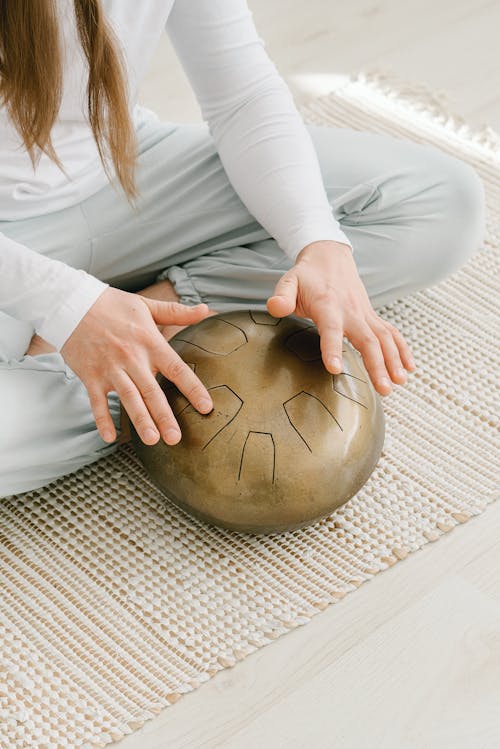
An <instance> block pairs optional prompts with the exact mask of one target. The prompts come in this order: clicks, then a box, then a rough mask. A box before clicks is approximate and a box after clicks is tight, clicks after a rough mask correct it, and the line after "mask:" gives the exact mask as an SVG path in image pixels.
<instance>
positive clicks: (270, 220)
mask: <svg viewBox="0 0 500 749" xmlns="http://www.w3.org/2000/svg"><path fill="white" fill-rule="evenodd" d="M57 1H58V6H59V18H60V23H61V33H62V40H63V45H64V46H63V49H64V55H65V58H64V88H63V98H62V103H61V109H60V112H59V115H58V119H57V121H56V123H55V125H54V128H53V131H52V139H53V144H54V147H55V150H56V152H57V153H58V155H59V157H60V159H61V161H62V163H63V165H64V168H65V170H66V172H67V174H68V175H69V177H70V179H69V180H68V179H67V177H66V176H65V175H64V174H63V173H62V172H61V170H60V169H59V168H58V167H57V166H56V165H55V164H54V163H53V162H52V161H51V160H50V159H49V158H48V157H47V156H46V155H45V154H44V155H42V156H41V158H40V161H39V162H38V164H37V167H36V169H35V170H33V168H32V166H31V162H30V159H29V156H28V154H27V152H26V150H25V149H24V147H23V146H22V142H21V140H20V138H19V135H18V134H17V132H16V131H15V129H14V127H13V125H12V123H11V122H10V121H9V119H8V117H7V113H6V111H5V108H3V109H2V108H0V220H7V221H17V220H22V219H23V218H27V217H32V216H37V215H41V214H48V213H51V212H53V211H57V210H60V209H61V208H64V207H68V206H71V205H75V204H76V203H78V202H80V201H82V200H84V199H85V198H86V197H88V196H89V195H91V194H93V193H95V192H96V191H97V190H99V189H100V188H101V187H103V186H104V185H105V184H106V182H107V177H106V175H105V173H104V170H103V168H102V164H101V162H100V160H99V156H98V152H97V148H96V145H95V142H94V140H93V136H92V131H91V129H90V127H89V124H88V120H87V114H86V105H85V86H86V80H87V76H86V66H85V63H84V57H83V52H82V51H81V49H80V45H79V43H78V40H77V36H76V27H75V23H74V17H73V2H72V0H57ZM101 2H102V5H103V8H104V11H105V13H106V16H107V17H108V18H109V20H110V22H111V24H112V26H113V28H114V30H115V32H116V34H117V36H118V39H119V41H120V44H121V45H122V47H123V51H124V53H125V59H126V65H127V75H128V83H129V90H130V102H131V104H130V106H131V111H132V116H133V118H134V121H135V122H138V121H139V120H140V119H141V118H144V117H147V116H148V110H146V109H145V108H144V107H141V106H139V105H138V103H137V90H138V87H139V84H140V82H141V79H142V77H143V75H144V73H145V71H146V69H147V67H148V65H149V62H150V58H151V56H152V55H153V53H154V51H155V48H156V46H157V44H158V42H159V40H160V36H161V33H162V31H163V29H164V28H166V31H167V34H168V36H169V38H170V40H171V42H172V44H173V46H174V49H175V51H176V53H177V55H178V57H179V59H180V62H181V64H182V66H183V68H184V70H185V72H186V74H187V76H188V79H189V81H190V83H191V85H192V87H193V90H194V93H195V95H196V98H197V100H198V103H199V106H200V109H201V114H202V117H203V119H204V120H205V121H206V122H207V124H208V127H209V130H210V133H211V135H212V136H213V138H214V141H215V144H216V148H217V151H218V153H219V156H220V159H221V161H222V164H223V166H224V168H225V170H226V173H227V175H228V178H229V180H230V181H231V183H232V185H233V187H234V189H235V191H236V192H237V193H238V195H239V197H240V199H241V200H242V201H243V203H244V204H245V205H246V207H247V208H248V210H249V212H250V213H251V214H252V215H253V216H254V217H255V218H256V219H257V221H258V222H259V223H260V224H261V225H262V226H263V227H264V228H265V229H266V231H268V232H269V234H270V235H271V236H272V237H274V238H275V239H276V241H277V242H278V244H279V246H280V247H281V248H282V250H283V251H284V252H285V253H286V254H287V255H288V256H289V257H290V258H291V259H292V260H295V258H296V256H297V254H298V253H299V252H300V250H301V249H302V248H303V247H305V246H306V245H307V244H309V243H311V242H314V241H317V240H322V239H323V240H324V239H330V240H336V241H338V242H343V243H345V244H348V245H349V246H351V248H352V245H351V243H350V241H349V239H348V238H347V236H346V235H345V234H344V232H343V231H342V230H341V228H340V225H339V223H338V222H337V221H336V219H335V218H334V217H333V215H332V209H331V207H330V205H329V203H328V199H327V195H326V192H325V189H324V186H323V182H322V177H321V173H320V168H319V163H318V159H317V155H316V151H315V149H314V146H313V143H312V140H311V137H310V135H309V133H308V131H307V129H306V126H305V124H304V121H303V120H302V118H301V116H300V114H299V112H298V110H297V108H296V106H295V104H294V100H293V98H292V95H291V93H290V90H289V89H288V87H287V85H286V84H285V82H284V80H283V79H282V77H281V76H280V74H279V73H278V71H277V69H276V67H275V65H274V63H273V62H272V61H271V60H270V58H269V56H268V54H267V52H266V49H265V44H264V41H263V40H262V38H261V37H260V36H259V35H258V33H257V30H256V28H255V25H254V21H253V16H252V13H251V11H250V10H249V8H248V6H247V3H246V0H144V2H140V3H139V2H136V1H135V0H101ZM107 287H108V284H107V283H105V282H103V281H102V280H100V279H98V278H95V277H93V276H91V275H90V274H88V273H87V272H86V271H84V270H82V269H75V268H73V267H71V266H69V265H67V264H65V263H63V262H61V261H58V260H54V259H51V258H48V257H45V256H43V255H42V254H40V253H38V252H36V251H33V250H31V249H30V248H29V247H26V246H24V245H22V244H20V243H18V242H15V241H12V240H11V239H9V238H8V237H6V236H5V235H2V234H0V309H1V310H3V311H4V312H5V313H7V314H8V315H10V316H11V317H14V318H17V319H18V320H24V321H28V322H30V323H31V324H32V325H33V327H34V329H35V330H36V332H37V333H38V334H39V335H41V336H42V337H43V338H45V339H46V340H47V341H49V342H50V343H51V344H52V345H54V346H55V347H56V349H57V350H60V349H61V347H62V346H63V344H64V343H65V341H66V340H67V338H68V337H69V336H70V335H71V333H72V332H73V330H74V329H75V327H76V326H77V325H78V323H79V322H80V320H81V319H82V317H83V316H84V315H85V314H86V312H87V311H88V310H89V308H90V307H91V306H92V304H94V302H95V301H96V300H97V298H98V297H99V296H100V295H101V294H102V292H103V291H104V290H105V289H106V288H107Z"/></svg>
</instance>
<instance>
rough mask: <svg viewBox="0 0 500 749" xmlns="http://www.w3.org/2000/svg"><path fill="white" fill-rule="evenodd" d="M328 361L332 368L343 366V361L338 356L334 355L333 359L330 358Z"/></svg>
mask: <svg viewBox="0 0 500 749" xmlns="http://www.w3.org/2000/svg"><path fill="white" fill-rule="evenodd" d="M328 363H329V365H330V367H332V369H340V368H341V367H342V362H341V361H340V359H339V358H338V356H334V357H333V358H332V359H329V360H328Z"/></svg>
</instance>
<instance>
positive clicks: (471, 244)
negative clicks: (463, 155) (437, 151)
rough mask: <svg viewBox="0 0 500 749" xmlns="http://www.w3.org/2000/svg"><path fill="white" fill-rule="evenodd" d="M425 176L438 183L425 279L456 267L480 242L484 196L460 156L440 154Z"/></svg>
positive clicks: (473, 172)
mask: <svg viewBox="0 0 500 749" xmlns="http://www.w3.org/2000/svg"><path fill="white" fill-rule="evenodd" d="M429 178H430V179H432V180H433V182H434V184H436V185H439V192H438V193H436V198H435V201H436V202H435V212H433V220H432V222H431V223H430V224H429V225H428V232H429V236H428V248H427V253H426V260H427V261H428V262H427V263H426V266H427V272H430V273H431V274H432V279H429V280H432V281H434V282H436V281H439V280H440V279H443V278H445V277H447V276H449V275H450V274H452V273H454V272H455V271H457V270H458V269H459V268H460V267H461V266H462V265H464V264H465V263H467V262H468V261H469V260H470V259H471V258H472V257H473V256H474V255H475V254H476V252H477V251H478V250H479V249H480V248H481V247H482V246H483V243H484V239H485V227H486V200H485V191H484V186H483V182H482V180H481V178H480V177H479V175H478V173H477V172H476V170H475V169H474V168H473V167H472V166H470V164H467V163H466V162H464V161H461V160H460V159H456V158H454V157H451V156H448V155H447V154H442V155H440V158H439V159H438V160H437V164H436V165H434V167H433V170H432V171H431V173H430V174H429Z"/></svg>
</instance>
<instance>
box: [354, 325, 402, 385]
mask: <svg viewBox="0 0 500 749" xmlns="http://www.w3.org/2000/svg"><path fill="white" fill-rule="evenodd" d="M347 335H348V337H349V340H350V341H351V342H352V343H353V344H354V346H355V347H356V348H357V349H358V351H359V352H360V354H361V356H362V358H363V362H364V365H365V367H366V369H367V371H368V374H369V375H370V378H371V380H372V382H373V385H374V387H375V389H376V390H377V392H379V393H380V394H381V395H388V394H389V393H390V392H391V390H392V387H391V381H390V379H389V373H388V372H387V369H386V366H385V361H384V356H383V353H382V349H381V347H380V343H379V340H378V338H377V336H376V335H375V333H374V332H373V330H372V329H371V328H370V326H369V325H368V324H367V323H365V322H361V323H358V324H355V326H354V328H353V329H352V331H351V330H348V331H347Z"/></svg>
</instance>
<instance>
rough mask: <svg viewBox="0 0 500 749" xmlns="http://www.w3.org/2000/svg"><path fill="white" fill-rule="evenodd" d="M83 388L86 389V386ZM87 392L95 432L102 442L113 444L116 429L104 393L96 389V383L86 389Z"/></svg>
mask: <svg viewBox="0 0 500 749" xmlns="http://www.w3.org/2000/svg"><path fill="white" fill-rule="evenodd" d="M85 386H86V387H87V385H86V384H85ZM87 392H88V395H89V400H90V406H91V408H92V413H93V415H94V419H95V423H96V426H97V431H98V432H99V434H100V435H101V437H102V439H103V440H104V442H114V441H115V439H116V429H115V424H114V421H113V419H112V418H111V414H110V411H109V403H108V398H107V395H106V393H104V392H103V391H102V390H99V389H98V385H97V383H96V384H94V385H93V386H92V387H87Z"/></svg>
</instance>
